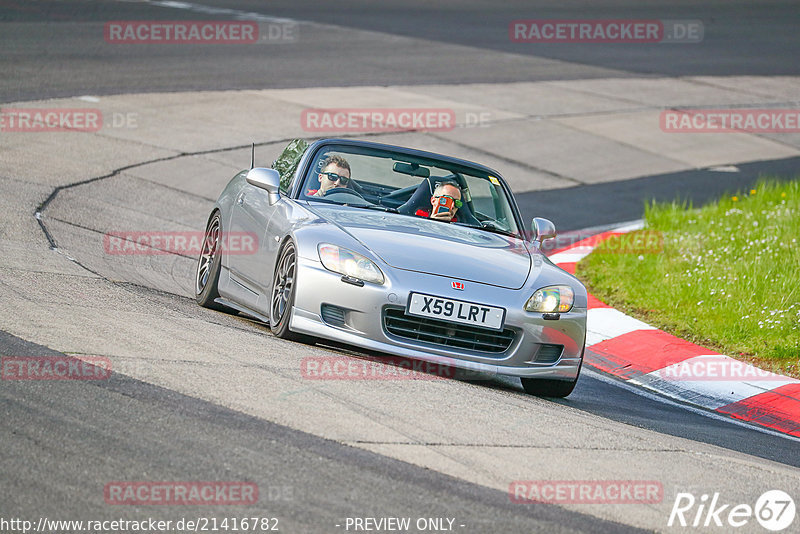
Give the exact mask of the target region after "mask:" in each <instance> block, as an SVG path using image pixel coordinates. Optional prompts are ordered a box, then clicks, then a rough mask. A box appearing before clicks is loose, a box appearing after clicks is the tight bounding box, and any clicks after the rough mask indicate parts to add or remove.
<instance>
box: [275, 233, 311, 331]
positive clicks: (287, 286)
mask: <svg viewBox="0 0 800 534" xmlns="http://www.w3.org/2000/svg"><path fill="white" fill-rule="evenodd" d="M296 282H297V250H296V248H295V245H294V242H293V241H291V240H289V241H287V242H286V243H285V244H284V245H283V248H282V249H281V252H280V254H279V255H278V261H277V262H275V272H274V273H273V276H272V290H271V291H270V299H269V328H270V330H272V333H273V334H275V335H276V336H277V337H279V338H281V339H289V340H292V341H302V340H305V336H302V335H300V334H296V333H294V332H292V331H291V330H289V324H290V323H291V322H292V307H293V306H294V295H295V293H296V291H297V283H296Z"/></svg>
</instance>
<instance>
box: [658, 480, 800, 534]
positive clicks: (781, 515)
mask: <svg viewBox="0 0 800 534" xmlns="http://www.w3.org/2000/svg"><path fill="white" fill-rule="evenodd" d="M795 512H796V510H795V504H794V500H792V498H791V497H790V496H789V494H788V493H786V492H785V491H781V490H770V491H766V492H764V493H763V494H761V496H760V497H759V498H758V499H757V500H756V504H755V506H750V505H749V504H736V505H733V504H730V503H723V502H722V501H721V500H720V496H719V493H714V495H711V496H709V495H708V494H703V495H701V496H700V498H699V499H698V498H696V497H695V496H694V495H693V494H691V493H678V494H677V495H676V496H675V503H674V504H673V505H672V512H670V514H669V521H667V526H668V527H672V526H681V527H694V528H702V527H726V528H728V529H731V528H739V527H743V526H745V525H747V524H748V523H750V521H751V520H752V519H753V517H755V519H756V521H758V522H759V524H761V526H762V527H764V528H765V529H767V530H770V531H772V532H779V531H781V530H784V529H786V528H787V527H789V526H790V525H791V524H792V523H793V522H794V516H795Z"/></svg>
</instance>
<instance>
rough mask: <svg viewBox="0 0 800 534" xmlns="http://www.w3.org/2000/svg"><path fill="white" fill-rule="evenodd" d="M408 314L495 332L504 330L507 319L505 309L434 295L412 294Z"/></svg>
mask: <svg viewBox="0 0 800 534" xmlns="http://www.w3.org/2000/svg"><path fill="white" fill-rule="evenodd" d="M406 313H407V314H408V315H416V316H418V317H431V318H433V319H441V320H442V321H450V322H453V323H461V324H468V325H472V326H482V327H484V328H492V329H494V330H502V329H503V321H504V320H505V317H506V310H505V308H497V307H495V306H486V305H485V304H477V303H475V302H464V301H463V300H453V299H447V298H444V297H434V296H432V295H423V294H422V293H411V296H410V297H409V299H408V307H407V308H406Z"/></svg>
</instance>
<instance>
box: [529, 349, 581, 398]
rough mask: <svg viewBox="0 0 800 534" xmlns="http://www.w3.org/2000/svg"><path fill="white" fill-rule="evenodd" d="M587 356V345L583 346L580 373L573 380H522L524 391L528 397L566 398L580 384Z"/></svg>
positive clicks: (579, 366)
mask: <svg viewBox="0 0 800 534" xmlns="http://www.w3.org/2000/svg"><path fill="white" fill-rule="evenodd" d="M585 355H586V345H584V346H583V350H582V351H581V363H580V364H578V373H577V374H576V375H575V378H574V379H573V380H553V379H550V378H546V379H541V378H539V379H537V378H521V379H520V380H522V389H524V390H525V393H527V394H528V395H536V396H537V397H555V398H563V397H566V396H567V395H569V394H570V393H572V390H573V389H575V384H577V383H578V377H579V376H580V375H581V368H582V367H583V358H584V356H585Z"/></svg>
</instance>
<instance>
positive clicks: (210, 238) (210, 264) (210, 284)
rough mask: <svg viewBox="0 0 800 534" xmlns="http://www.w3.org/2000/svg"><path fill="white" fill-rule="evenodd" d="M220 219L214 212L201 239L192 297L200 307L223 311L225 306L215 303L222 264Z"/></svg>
mask: <svg viewBox="0 0 800 534" xmlns="http://www.w3.org/2000/svg"><path fill="white" fill-rule="evenodd" d="M222 239H223V237H222V219H221V217H220V214H219V212H218V211H216V212H214V215H213V216H212V217H211V220H209V221H208V226H206V233H205V236H204V237H203V248H202V250H201V251H200V257H199V258H198V259H197V272H196V273H195V281H194V296H195V300H197V303H198V304H199V305H200V306H203V307H204V308H211V309H214V310H224V309H225V306H223V305H221V304H218V303H217V302H215V299H217V298H219V292H218V291H217V285H218V284H219V271H220V264H221V263H222V254H221V249H222V247H221V241H222Z"/></svg>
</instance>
